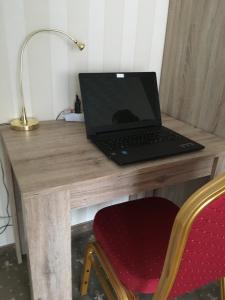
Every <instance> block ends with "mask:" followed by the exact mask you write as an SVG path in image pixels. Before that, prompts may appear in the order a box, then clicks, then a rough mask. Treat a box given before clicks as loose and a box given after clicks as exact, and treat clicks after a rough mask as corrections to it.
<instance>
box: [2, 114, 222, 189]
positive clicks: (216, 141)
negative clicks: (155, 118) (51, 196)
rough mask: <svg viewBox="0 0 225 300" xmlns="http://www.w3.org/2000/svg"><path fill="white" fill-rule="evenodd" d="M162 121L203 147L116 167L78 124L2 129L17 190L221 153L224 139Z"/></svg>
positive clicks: (165, 118)
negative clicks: (21, 130)
mask: <svg viewBox="0 0 225 300" xmlns="http://www.w3.org/2000/svg"><path fill="white" fill-rule="evenodd" d="M162 119H163V125H164V126H166V127H169V128H171V129H173V130H175V131H177V132H178V133H181V134H183V135H185V136H187V137H189V138H191V139H193V140H195V141H196V142H199V143H201V144H203V145H204V146H205V147H206V148H205V149H204V150H201V151H197V152H192V153H189V154H183V155H178V156H172V157H169V158H164V159H157V160H153V161H147V162H141V163H136V164H133V165H127V166H122V167H121V166H118V165H116V164H115V163H114V162H112V161H111V160H109V159H107V158H106V157H105V155H104V154H103V153H102V152H101V151H99V150H98V149H97V148H96V147H95V146H94V145H93V144H92V143H91V142H90V141H88V140H87V138H86V133H85V127H84V124H83V123H70V122H64V121H46V122H41V123H40V128H39V129H37V130H34V131H30V132H17V131H13V130H11V129H10V128H3V129H1V135H2V138H3V142H4V145H5V148H6V151H7V153H8V156H9V159H10V162H11V165H12V167H13V170H14V174H15V176H16V178H17V182H18V184H19V188H20V190H21V192H22V193H23V194H31V193H39V192H41V191H46V190H48V189H52V188H53V189H54V188H58V187H61V188H62V187H63V188H65V187H66V186H68V187H69V186H70V185H73V186H75V185H76V184H78V185H79V183H80V182H82V183H83V182H87V184H88V182H90V181H92V180H99V179H100V178H102V177H108V178H109V179H110V177H111V176H119V175H123V174H131V173H132V172H137V171H138V172H140V171H142V170H145V171H146V170H147V169H148V168H150V169H151V171H152V170H154V168H162V169H163V168H164V167H165V166H166V165H168V164H170V165H171V164H173V163H175V162H178V161H179V162H182V161H187V160H192V159H196V158H199V159H201V158H204V157H216V156H218V155H220V154H224V153H225V139H222V138H219V137H217V136H215V135H212V134H209V133H207V132H205V131H202V130H200V129H197V128H194V127H192V126H190V125H188V124H186V123H183V122H181V121H178V120H176V119H174V118H172V117H169V116H167V115H163V118H162Z"/></svg>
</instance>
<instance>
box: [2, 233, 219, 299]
mask: <svg viewBox="0 0 225 300" xmlns="http://www.w3.org/2000/svg"><path fill="white" fill-rule="evenodd" d="M90 237H91V233H85V234H82V235H80V236H77V235H76V236H75V237H73V239H72V249H73V253H72V266H73V299H76V300H93V299H95V300H105V299H106V298H105V296H104V293H103V292H102V289H101V287H100V286H99V284H98V282H97V280H96V278H95V275H94V274H92V276H91V283H90V289H89V295H88V296H85V297H81V296H80V294H79V282H80V274H81V269H82V264H83V259H82V257H83V252H84V247H85V245H86V243H87V241H88V240H89V239H90ZM139 299H140V300H151V296H143V295H142V296H139ZM200 299H201V300H219V299H220V297H219V288H218V285H217V284H211V285H209V286H207V287H204V288H202V289H201V290H197V291H195V292H194V293H192V294H188V295H185V296H183V297H179V299H177V300H200ZM0 300H30V296H29V280H28V274H27V264H26V261H25V260H24V262H23V264H21V265H18V264H17V262H16V257H15V251H14V248H13V247H12V246H10V247H7V248H2V249H0ZM62 300H63V299H62Z"/></svg>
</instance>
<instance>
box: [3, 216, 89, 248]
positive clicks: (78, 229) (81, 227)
mask: <svg viewBox="0 0 225 300" xmlns="http://www.w3.org/2000/svg"><path fill="white" fill-rule="evenodd" d="M92 225H93V221H88V222H84V223H80V224H77V225H73V226H71V232H72V235H73V237H74V236H77V235H80V234H82V233H85V232H88V231H92ZM12 247H15V243H12V244H7V245H3V246H0V254H1V253H3V252H5V250H7V248H9V249H11V248H12Z"/></svg>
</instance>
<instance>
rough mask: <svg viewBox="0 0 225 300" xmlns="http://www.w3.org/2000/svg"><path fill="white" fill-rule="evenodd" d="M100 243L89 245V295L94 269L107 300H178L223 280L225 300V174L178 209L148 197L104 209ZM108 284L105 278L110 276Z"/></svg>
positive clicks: (99, 218) (97, 226) (98, 224)
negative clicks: (147, 299)
mask: <svg viewBox="0 0 225 300" xmlns="http://www.w3.org/2000/svg"><path fill="white" fill-rule="evenodd" d="M94 235H95V238H96V241H95V242H92V243H90V244H89V245H88V247H87V250H86V255H85V263H84V271H83V277H82V283H81V295H86V294H87V290H88V282H89V277H90V270H91V267H92V266H94V269H95V270H96V273H97V275H98V278H99V280H100V282H101V284H102V286H103V289H104V291H105V293H106V295H107V296H108V299H114V296H113V293H112V291H111V289H110V285H109V283H108V282H110V283H111V286H112V287H113V289H114V291H115V293H116V295H117V297H118V299H121V300H122V299H123V300H127V299H136V297H135V294H136V293H148V294H152V293H153V294H154V296H153V299H154V300H167V299H174V298H175V297H177V296H180V295H183V294H185V293H187V292H190V291H192V290H194V289H197V288H200V287H201V286H203V285H205V284H208V283H209V282H212V281H215V280H218V279H219V280H220V285H221V299H222V300H225V280H224V277H225V175H223V176H221V177H218V178H216V179H214V180H212V181H211V182H209V183H208V184H206V185H205V186H204V187H202V188H201V189H199V190H198V191H197V192H195V193H194V194H193V195H192V196H191V197H190V198H189V199H188V200H187V201H186V202H185V204H184V205H183V206H182V208H181V209H180V210H179V208H178V207H177V206H176V205H174V204H173V203H171V202H170V201H169V200H167V199H163V198H156V197H152V198H144V199H140V200H136V201H130V202H126V203H122V204H117V205H113V206H110V207H107V208H104V209H102V210H100V211H99V212H98V213H97V215H96V217H95V220H94ZM103 270H104V273H105V274H106V277H107V278H108V280H106V278H105V276H104V275H105V274H103Z"/></svg>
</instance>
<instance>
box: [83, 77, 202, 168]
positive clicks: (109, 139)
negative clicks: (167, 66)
mask: <svg viewBox="0 0 225 300" xmlns="http://www.w3.org/2000/svg"><path fill="white" fill-rule="evenodd" d="M79 80H80V88H81V95H82V99H83V107H84V118H85V123H86V131H87V137H88V138H89V139H90V140H91V141H92V142H93V143H94V144H95V145H96V146H97V147H98V148H99V149H100V150H101V151H102V152H103V153H104V154H105V155H106V156H107V157H108V158H110V159H112V160H113V161H115V162H116V163H117V164H119V165H124V164H129V163H134V162H139V161H145V160H151V159H156V158H161V157H166V156H171V155H178V154H182V153H186V152H191V151H196V150H200V149H203V148H204V146H202V145H200V144H198V143H196V142H194V141H192V140H190V139H188V138H186V137H185V136H182V135H180V134H178V133H176V132H174V131H173V130H171V129H168V128H166V127H164V126H162V122H161V113H160V105H159V95H158V87H157V80H156V73H155V72H138V73H81V74H79Z"/></svg>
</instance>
